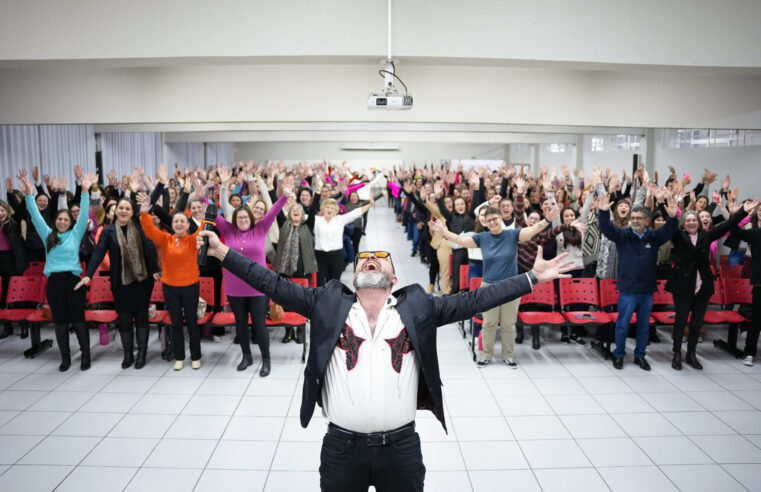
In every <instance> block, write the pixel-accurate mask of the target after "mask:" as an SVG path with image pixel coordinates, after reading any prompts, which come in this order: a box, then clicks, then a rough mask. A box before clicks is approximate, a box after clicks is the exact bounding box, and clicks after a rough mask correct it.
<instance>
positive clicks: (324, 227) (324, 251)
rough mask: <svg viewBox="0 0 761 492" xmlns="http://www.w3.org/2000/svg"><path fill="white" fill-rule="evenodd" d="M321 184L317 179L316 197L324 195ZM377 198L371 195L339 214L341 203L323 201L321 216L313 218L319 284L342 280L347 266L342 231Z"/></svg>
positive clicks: (332, 200) (317, 198)
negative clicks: (368, 198)
mask: <svg viewBox="0 0 761 492" xmlns="http://www.w3.org/2000/svg"><path fill="white" fill-rule="evenodd" d="M320 185H321V183H319V182H318V184H317V190H316V193H315V198H314V199H315V200H319V196H320V195H321V194H322V187H321V186H320ZM374 203H375V200H373V198H372V197H370V201H369V203H367V204H366V205H362V206H361V207H359V208H356V209H354V210H352V211H351V212H349V213H346V214H343V215H338V202H336V201H335V200H334V199H332V198H327V199H325V200H323V201H322V202H321V203H320V210H321V211H322V215H319V216H317V217H315V220H314V252H315V257H316V259H317V285H318V286H321V285H325V283H326V282H328V281H330V280H341V272H342V271H343V269H344V256H343V231H344V226H345V225H346V224H348V223H349V222H351V221H353V220H355V219H358V218H359V217H361V216H362V214H364V213H365V212H367V211H368V210H370V207H372V206H373V204H374Z"/></svg>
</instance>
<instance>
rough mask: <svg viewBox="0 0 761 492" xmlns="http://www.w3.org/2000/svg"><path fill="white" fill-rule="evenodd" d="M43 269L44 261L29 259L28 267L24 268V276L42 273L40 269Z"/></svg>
mask: <svg viewBox="0 0 761 492" xmlns="http://www.w3.org/2000/svg"><path fill="white" fill-rule="evenodd" d="M43 270H45V262H44V261H30V262H29V268H27V269H26V270H24V273H23V275H24V276H34V275H42V271H43Z"/></svg>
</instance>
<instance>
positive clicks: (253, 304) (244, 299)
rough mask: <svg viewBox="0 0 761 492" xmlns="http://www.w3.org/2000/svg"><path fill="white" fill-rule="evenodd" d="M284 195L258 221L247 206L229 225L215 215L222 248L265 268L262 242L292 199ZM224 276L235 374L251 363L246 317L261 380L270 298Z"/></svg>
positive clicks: (266, 369) (288, 192)
mask: <svg viewBox="0 0 761 492" xmlns="http://www.w3.org/2000/svg"><path fill="white" fill-rule="evenodd" d="M283 191H284V194H283V195H282V196H281V197H280V198H279V199H278V200H277V201H276V202H275V203H274V204H273V205H272V207H271V208H270V209H269V210H268V211H266V212H265V213H263V214H262V215H261V216H259V218H258V220H257V216H258V215H259V214H258V213H257V216H255V215H254V213H253V212H252V210H251V209H249V208H248V207H246V206H240V207H238V208H236V209H235V211H233V215H232V221H231V222H228V221H227V219H225V217H224V216H223V215H221V214H220V215H218V216H217V222H216V223H217V229H219V232H220V233H222V235H223V236H224V238H225V244H226V245H227V246H228V247H230V248H231V249H234V250H235V251H237V252H239V253H240V254H242V255H244V256H245V257H247V258H250V259H252V260H254V261H255V262H257V263H259V264H261V265H265V264H266V263H267V260H266V258H265V253H264V241H265V237H266V236H267V232H268V231H269V229H270V227H272V224H273V223H274V222H275V219H276V218H277V214H278V213H279V212H280V210H282V208H283V205H285V202H286V200H287V199H288V197H289V196H292V197H293V198H294V199H295V196H294V195H293V192H292V187H291V186H288V185H286V186H284V187H283ZM257 206H260V207H265V204H264V203H263V202H262V201H260V200H259V201H257V202H256V204H255V205H254V208H255V209H256V208H257ZM262 210H264V208H263V209H262ZM224 275H225V289H226V292H227V300H228V301H229V302H230V307H231V308H232V310H233V314H234V315H235V333H236V335H237V338H238V343H239V344H240V349H241V352H242V354H243V357H242V359H241V361H240V364H238V370H239V371H243V370H245V369H246V368H247V367H248V366H250V365H252V364H253V363H254V361H253V357H252V356H251V338H250V334H249V330H248V317H249V315H250V316H251V324H252V327H253V331H254V335H255V337H256V343H257V344H258V345H259V350H260V352H261V354H262V367H261V369H260V371H259V375H260V376H261V377H266V376H269V373H270V370H271V362H270V337H269V333H267V325H266V323H265V318H266V317H267V306H268V303H269V298H268V297H267V296H266V295H264V294H262V293H261V292H259V291H257V290H255V289H254V288H253V287H251V286H250V285H248V284H247V283H246V282H244V281H243V280H241V279H240V278H238V277H236V276H235V275H233V274H232V273H230V272H229V271H227V270H224Z"/></svg>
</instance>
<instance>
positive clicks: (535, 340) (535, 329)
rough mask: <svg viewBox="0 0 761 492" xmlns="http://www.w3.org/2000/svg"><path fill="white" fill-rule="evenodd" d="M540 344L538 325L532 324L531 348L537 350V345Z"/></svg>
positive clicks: (539, 345)
mask: <svg viewBox="0 0 761 492" xmlns="http://www.w3.org/2000/svg"><path fill="white" fill-rule="evenodd" d="M541 346H542V344H541V342H540V341H539V327H538V326H532V327H531V348H533V349H534V350H539V347H541Z"/></svg>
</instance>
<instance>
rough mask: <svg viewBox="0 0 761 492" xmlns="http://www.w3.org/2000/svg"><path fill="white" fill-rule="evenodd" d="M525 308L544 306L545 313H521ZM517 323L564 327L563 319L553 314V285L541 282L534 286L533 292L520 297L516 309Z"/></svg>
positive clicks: (558, 314) (559, 315) (560, 315)
mask: <svg viewBox="0 0 761 492" xmlns="http://www.w3.org/2000/svg"><path fill="white" fill-rule="evenodd" d="M526 306H544V307H545V308H547V310H546V311H527V310H524V311H521V309H525V307H526ZM518 309H519V311H518V323H519V324H521V325H524V326H536V325H564V324H565V317H564V316H563V315H562V314H560V313H558V312H554V309H555V284H554V283H553V282H542V283H541V284H537V285H535V286H534V292H532V293H530V294H526V295H524V296H523V297H521V304H520V307H519V308H518Z"/></svg>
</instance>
